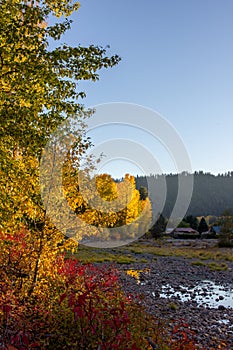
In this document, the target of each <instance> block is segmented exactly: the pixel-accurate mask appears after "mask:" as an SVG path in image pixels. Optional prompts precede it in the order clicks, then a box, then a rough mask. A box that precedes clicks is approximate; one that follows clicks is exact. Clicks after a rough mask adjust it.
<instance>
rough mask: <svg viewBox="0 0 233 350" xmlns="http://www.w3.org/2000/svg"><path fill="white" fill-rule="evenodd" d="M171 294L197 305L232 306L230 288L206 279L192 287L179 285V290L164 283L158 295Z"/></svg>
mask: <svg viewBox="0 0 233 350" xmlns="http://www.w3.org/2000/svg"><path fill="white" fill-rule="evenodd" d="M153 294H154V293H153V292H152V295H153ZM173 296H175V297H178V298H179V299H180V300H181V301H192V300H194V301H196V302H197V304H198V305H199V306H201V305H202V306H209V307H211V308H218V307H219V306H220V305H222V306H224V307H226V308H233V290H232V288H230V287H223V286H220V285H217V284H215V283H214V282H212V281H208V280H206V281H202V282H200V283H197V284H196V285H195V287H193V288H189V287H185V286H180V290H179V291H175V289H174V288H173V287H172V286H170V285H169V284H167V285H164V286H163V287H162V292H161V293H160V297H161V298H171V297H173Z"/></svg>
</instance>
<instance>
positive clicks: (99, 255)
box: [68, 241, 233, 271]
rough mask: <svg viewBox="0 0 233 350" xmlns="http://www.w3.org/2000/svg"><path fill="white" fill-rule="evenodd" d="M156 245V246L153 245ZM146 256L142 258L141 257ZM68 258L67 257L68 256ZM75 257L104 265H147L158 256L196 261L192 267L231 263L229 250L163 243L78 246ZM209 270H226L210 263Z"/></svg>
mask: <svg viewBox="0 0 233 350" xmlns="http://www.w3.org/2000/svg"><path fill="white" fill-rule="evenodd" d="M155 244H156V245H155ZM144 254H146V255H147V256H146V257H144V256H143V255H144ZM68 256H69V255H68ZM73 256H75V257H76V258H77V259H78V260H80V261H82V262H83V263H94V262H96V263H104V262H115V263H118V264H131V263H134V262H141V263H147V262H149V261H155V260H156V259H157V257H158V256H176V257H184V258H186V259H197V261H194V262H192V263H191V264H192V265H205V263H204V261H206V262H207V260H210V261H213V262H219V261H233V254H232V250H231V249H229V248H226V249H224V248H219V247H205V248H196V247H195V246H192V245H191V246H189V247H186V246H185V247H176V246H172V245H171V244H170V245H169V244H167V243H166V241H164V242H159V243H157V242H155V243H153V242H152V243H151V244H150V242H148V243H141V242H136V243H131V244H130V245H126V246H121V247H118V248H113V249H110V248H109V249H104V248H93V247H87V246H83V245H80V246H79V248H78V251H77V253H75V254H74V255H73ZM210 268H211V269H219V271H220V269H222V270H224V269H227V266H226V264H225V265H224V266H221V264H217V263H215V265H214V263H212V265H210Z"/></svg>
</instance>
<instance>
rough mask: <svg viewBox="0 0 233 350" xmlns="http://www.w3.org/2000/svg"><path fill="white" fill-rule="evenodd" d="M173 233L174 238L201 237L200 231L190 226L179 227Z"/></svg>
mask: <svg viewBox="0 0 233 350" xmlns="http://www.w3.org/2000/svg"><path fill="white" fill-rule="evenodd" d="M171 235H172V237H174V238H200V233H199V232H198V231H196V230H194V229H192V228H190V227H177V228H175V229H174V230H173V231H172V234H171Z"/></svg>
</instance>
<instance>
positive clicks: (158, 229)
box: [150, 214, 166, 238]
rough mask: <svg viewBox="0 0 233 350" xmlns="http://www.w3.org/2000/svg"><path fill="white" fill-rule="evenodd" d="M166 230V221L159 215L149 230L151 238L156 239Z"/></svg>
mask: <svg viewBox="0 0 233 350" xmlns="http://www.w3.org/2000/svg"><path fill="white" fill-rule="evenodd" d="M165 229H166V221H165V218H164V216H163V214H160V215H159V217H158V219H157V221H156V222H155V224H154V225H153V226H152V228H151V229H150V233H151V236H152V237H153V238H158V237H160V236H161V234H162V233H163V232H164V231H165Z"/></svg>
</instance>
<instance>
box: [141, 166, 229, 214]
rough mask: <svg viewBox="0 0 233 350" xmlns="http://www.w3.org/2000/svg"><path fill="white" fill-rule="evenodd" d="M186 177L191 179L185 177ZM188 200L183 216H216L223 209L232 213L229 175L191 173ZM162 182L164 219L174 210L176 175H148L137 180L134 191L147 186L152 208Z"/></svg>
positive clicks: (176, 186)
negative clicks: (190, 195)
mask: <svg viewBox="0 0 233 350" xmlns="http://www.w3.org/2000/svg"><path fill="white" fill-rule="evenodd" d="M185 175H186V176H192V175H190V174H185ZM193 176H194V188H193V195H192V200H191V203H190V205H189V208H188V211H187V215H194V216H202V215H204V216H207V215H215V216H219V215H221V214H222V212H223V211H224V210H226V209H231V210H233V171H231V172H228V173H225V174H219V175H217V176H216V175H212V174H210V173H204V172H202V171H199V172H195V173H194V174H193ZM164 180H165V181H166V185H167V196H166V203H165V206H164V209H163V215H164V216H165V217H168V216H169V215H170V213H171V211H172V209H173V207H174V204H175V201H176V197H177V191H178V175H175V174H169V175H150V176H148V177H143V176H137V177H136V185H137V188H140V187H142V186H143V187H147V188H148V183H149V184H150V186H149V187H150V191H149V192H150V193H149V196H150V199H151V201H152V204H153V206H155V205H156V198H157V196H158V195H159V187H160V186H161V184H162V182H163V181H164Z"/></svg>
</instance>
